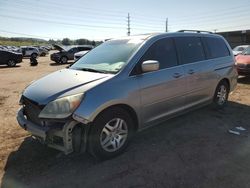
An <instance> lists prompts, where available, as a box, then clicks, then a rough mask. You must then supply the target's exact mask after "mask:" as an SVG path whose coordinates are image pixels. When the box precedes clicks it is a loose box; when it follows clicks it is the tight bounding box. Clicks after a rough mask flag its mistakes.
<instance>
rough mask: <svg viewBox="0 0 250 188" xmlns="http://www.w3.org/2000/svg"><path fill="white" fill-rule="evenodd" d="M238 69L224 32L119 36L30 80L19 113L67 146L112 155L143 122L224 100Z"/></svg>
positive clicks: (38, 131) (48, 139)
mask: <svg viewBox="0 0 250 188" xmlns="http://www.w3.org/2000/svg"><path fill="white" fill-rule="evenodd" d="M237 76H238V75H237V70H236V67H235V66H234V56H233V53H232V51H231V48H230V46H229V45H228V43H227V42H226V40H225V39H224V38H223V37H221V36H219V35H216V34H209V33H185V32H176V33H163V34H150V35H138V36H130V37H125V38H118V39H112V40H109V41H106V42H105V43H103V44H101V45H99V46H98V47H96V48H94V49H93V50H91V51H90V52H89V53H87V54H86V55H85V56H83V57H82V58H81V59H79V60H78V61H77V62H76V63H74V64H73V65H72V66H70V67H69V68H67V69H63V70H59V71H57V72H54V73H51V74H49V75H47V76H45V77H44V78H41V79H39V80H37V81H36V82H33V83H32V84H31V85H30V86H28V87H27V88H26V89H25V90H24V92H23V94H22V96H21V99H20V104H21V105H22V107H21V109H20V110H19V112H18V115H17V120H18V122H19V124H20V126H21V127H22V128H24V129H25V130H27V131H28V132H30V133H31V134H32V135H33V136H35V137H37V138H38V139H39V140H41V141H42V142H43V143H46V144H48V146H50V147H53V148H56V149H58V150H61V151H63V152H65V154H68V153H71V152H73V151H85V150H87V151H88V152H90V153H91V154H92V155H93V156H95V157H97V158H101V159H107V158H111V157H114V156H116V155H118V154H120V153H121V152H123V151H124V149H125V148H126V146H127V145H128V142H129V140H130V138H131V137H132V135H133V134H134V133H135V132H137V131H138V130H142V129H144V128H146V127H149V126H152V125H155V124H158V123H159V122H162V121H165V120H167V119H169V118H171V117H174V116H177V115H179V114H182V113H184V112H187V111H190V110H191V109H196V108H197V107H201V106H204V105H207V104H210V103H213V106H214V107H216V108H222V107H224V106H225V105H226V103H227V99H228V95H229V93H230V92H231V91H233V90H234V88H235V87H236V84H237ZM58 80H59V82H58Z"/></svg>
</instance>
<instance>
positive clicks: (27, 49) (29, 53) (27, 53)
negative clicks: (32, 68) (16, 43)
mask: <svg viewBox="0 0 250 188" xmlns="http://www.w3.org/2000/svg"><path fill="white" fill-rule="evenodd" d="M20 48H21V50H22V54H23V57H33V58H36V57H37V56H39V55H40V53H39V50H38V49H37V48H35V47H32V46H21V47H20Z"/></svg>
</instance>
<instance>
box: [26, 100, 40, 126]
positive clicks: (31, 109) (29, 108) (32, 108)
mask: <svg viewBox="0 0 250 188" xmlns="http://www.w3.org/2000/svg"><path fill="white" fill-rule="evenodd" d="M22 101H23V105H24V114H25V115H26V117H27V119H28V120H29V121H31V122H33V123H35V124H37V125H40V126H42V121H41V120H40V119H39V117H38V116H39V114H40V112H41V111H42V107H41V106H39V105H38V104H36V103H35V102H33V101H31V100H30V99H28V98H26V97H24V96H22Z"/></svg>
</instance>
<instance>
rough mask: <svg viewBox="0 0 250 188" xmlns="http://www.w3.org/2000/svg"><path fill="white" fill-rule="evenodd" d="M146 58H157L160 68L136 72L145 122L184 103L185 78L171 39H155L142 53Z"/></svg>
mask: <svg viewBox="0 0 250 188" xmlns="http://www.w3.org/2000/svg"><path fill="white" fill-rule="evenodd" d="M146 60H157V61H158V62H159V63H160V69H159V70H158V71H154V72H148V73H142V74H140V75H138V80H139V85H140V95H141V106H142V109H141V110H142V118H143V122H144V123H145V125H150V124H151V123H153V122H156V121H157V120H161V119H163V118H164V117H166V116H167V115H170V114H173V113H174V112H177V111H179V110H180V109H182V108H183V106H185V93H186V80H185V78H184V70H183V69H182V67H181V66H178V60H177V55H176V50H175V45H174V42H173V39H171V38H164V39H160V40H158V41H157V42H155V43H154V44H153V45H152V46H151V47H150V48H149V49H148V50H147V51H146V53H145V54H144V55H143V57H142V58H141V60H140V62H139V65H140V64H141V63H142V62H144V61H146Z"/></svg>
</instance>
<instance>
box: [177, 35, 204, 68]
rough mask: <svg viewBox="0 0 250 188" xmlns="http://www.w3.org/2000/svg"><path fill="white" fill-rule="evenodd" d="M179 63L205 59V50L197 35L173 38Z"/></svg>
mask: <svg viewBox="0 0 250 188" xmlns="http://www.w3.org/2000/svg"><path fill="white" fill-rule="evenodd" d="M175 42H176V47H177V51H178V54H179V57H180V61H181V64H188V63H193V62H197V61H202V60H205V52H204V49H203V46H202V42H201V39H200V38H199V37H178V38H175Z"/></svg>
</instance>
